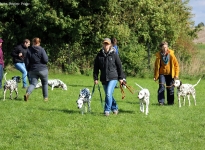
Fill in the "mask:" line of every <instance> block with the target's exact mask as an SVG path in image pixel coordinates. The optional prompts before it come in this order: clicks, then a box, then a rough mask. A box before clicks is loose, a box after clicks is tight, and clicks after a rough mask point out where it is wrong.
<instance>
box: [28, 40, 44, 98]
mask: <svg viewBox="0 0 205 150" xmlns="http://www.w3.org/2000/svg"><path fill="white" fill-rule="evenodd" d="M40 43H41V40H40V39H39V38H37V37H36V38H34V39H33V40H32V46H31V47H30V48H29V50H28V52H27V55H26V61H25V63H26V68H27V70H28V71H29V76H30V78H31V83H30V85H29V87H28V89H27V90H26V94H25V95H24V100H25V101H28V98H29V96H30V94H31V93H32V91H33V90H34V89H35V87H36V84H37V83H38V79H39V78H40V80H41V84H42V93H43V98H44V100H45V101H48V67H47V63H48V55H47V54H46V51H45V50H44V48H42V47H41V46H40Z"/></svg>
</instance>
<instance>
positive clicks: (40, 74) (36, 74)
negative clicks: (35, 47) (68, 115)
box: [26, 69, 48, 98]
mask: <svg viewBox="0 0 205 150" xmlns="http://www.w3.org/2000/svg"><path fill="white" fill-rule="evenodd" d="M29 76H30V79H31V83H30V85H29V87H28V89H27V91H26V93H28V94H29V95H30V94H31V93H32V91H33V90H34V89H35V87H36V84H37V83H38V79H39V78H40V79H41V83H42V93H43V97H44V98H48V70H47V69H46V70H42V71H29Z"/></svg>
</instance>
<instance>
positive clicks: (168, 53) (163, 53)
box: [154, 42, 179, 105]
mask: <svg viewBox="0 0 205 150" xmlns="http://www.w3.org/2000/svg"><path fill="white" fill-rule="evenodd" d="M159 47H160V49H161V50H160V51H159V52H157V53H156V60H155V69H154V81H157V80H158V79H159V88H158V102H159V105H164V104H165V94H164V93H165V85H166V86H167V104H168V105H173V104H174V86H172V85H173V83H174V79H175V78H178V76H179V64H178V61H177V58H176V57H175V55H174V51H173V50H171V49H169V48H168V43H167V42H162V43H161V44H160V45H159Z"/></svg>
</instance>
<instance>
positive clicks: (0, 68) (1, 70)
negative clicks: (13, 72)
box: [0, 39, 4, 89]
mask: <svg viewBox="0 0 205 150" xmlns="http://www.w3.org/2000/svg"><path fill="white" fill-rule="evenodd" d="M3 42H4V41H3V40H2V39H0V89H1V88H2V78H3V74H4V53H3V51H2V43H3Z"/></svg>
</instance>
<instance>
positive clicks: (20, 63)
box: [11, 39, 30, 88]
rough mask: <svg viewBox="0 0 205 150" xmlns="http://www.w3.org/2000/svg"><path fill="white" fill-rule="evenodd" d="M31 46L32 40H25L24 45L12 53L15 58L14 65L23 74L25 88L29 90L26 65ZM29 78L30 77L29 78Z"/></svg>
mask: <svg viewBox="0 0 205 150" xmlns="http://www.w3.org/2000/svg"><path fill="white" fill-rule="evenodd" d="M29 46H30V40H29V39H25V40H24V41H23V43H22V44H20V45H17V46H16V47H15V48H14V50H13V51H12V53H11V56H12V57H13V63H14V66H15V68H16V69H17V70H19V71H20V72H21V73H22V82H23V88H27V76H28V72H27V70H26V66H25V63H24V60H25V57H26V53H27V51H28V47H29ZM28 78H29V77H28Z"/></svg>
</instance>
